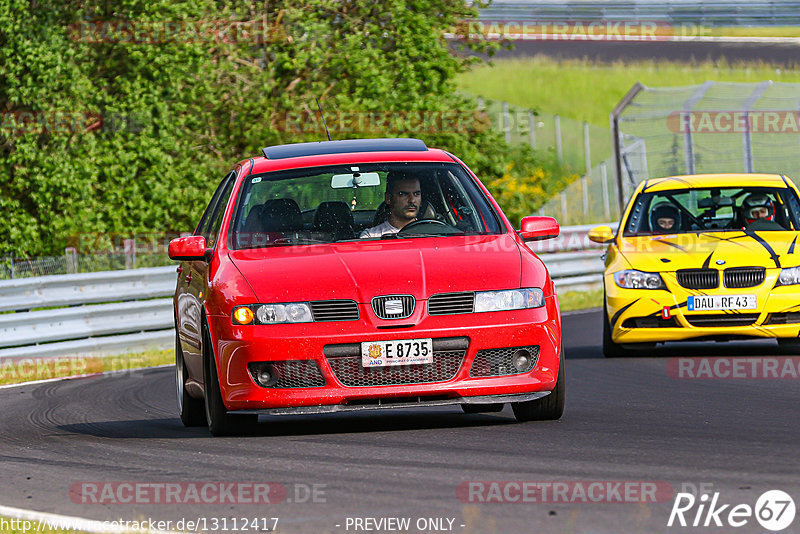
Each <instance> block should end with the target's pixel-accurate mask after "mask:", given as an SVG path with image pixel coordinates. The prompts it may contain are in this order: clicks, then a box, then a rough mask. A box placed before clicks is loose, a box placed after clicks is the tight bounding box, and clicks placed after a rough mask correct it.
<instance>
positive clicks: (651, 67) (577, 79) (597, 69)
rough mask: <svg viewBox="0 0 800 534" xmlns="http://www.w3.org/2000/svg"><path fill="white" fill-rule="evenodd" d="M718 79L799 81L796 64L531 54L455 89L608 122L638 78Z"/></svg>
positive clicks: (467, 77) (479, 71) (463, 80)
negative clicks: (608, 59) (566, 57)
mask: <svg viewBox="0 0 800 534" xmlns="http://www.w3.org/2000/svg"><path fill="white" fill-rule="evenodd" d="M706 80H714V81H720V82H750V83H753V82H761V81H764V80H772V81H774V82H794V83H797V82H800V69H797V68H795V69H785V68H780V67H774V66H770V65H768V64H766V63H733V64H727V63H716V64H715V63H710V62H703V63H697V64H683V63H670V62H658V61H641V62H633V63H624V62H616V63H608V64H605V63H593V62H591V61H587V60H565V61H560V62H559V61H555V60H552V59H549V58H545V57H541V56H537V57H535V58H524V59H509V60H497V61H495V62H494V65H485V66H479V67H476V68H474V69H473V70H472V71H470V72H467V73H463V74H461V75H459V76H458V78H457V83H458V86H459V89H460V90H462V91H465V92H468V93H472V94H474V95H478V96H482V97H485V98H489V99H492V100H505V101H507V102H509V103H511V104H516V105H519V106H524V107H528V108H532V109H537V110H541V111H546V112H548V113H557V114H559V115H562V116H564V117H569V118H573V119H576V120H585V121H587V122H589V123H590V124H596V125H598V126H602V127H606V128H607V127H608V114H609V113H610V112H611V110H612V109H614V106H616V105H617V103H618V102H619V101H620V100H621V99H622V97H623V96H625V93H627V92H628V91H629V90H630V88H631V87H633V84H634V83H636V82H637V81H639V82H641V83H643V84H644V85H647V86H650V87H667V86H680V85H694V84H700V83H702V82H704V81H706Z"/></svg>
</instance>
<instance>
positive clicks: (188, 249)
mask: <svg viewBox="0 0 800 534" xmlns="http://www.w3.org/2000/svg"><path fill="white" fill-rule="evenodd" d="M169 259H171V260H180V261H206V238H205V237H203V236H201V235H188V236H186V237H179V238H177V239H173V240H172V241H170V242H169Z"/></svg>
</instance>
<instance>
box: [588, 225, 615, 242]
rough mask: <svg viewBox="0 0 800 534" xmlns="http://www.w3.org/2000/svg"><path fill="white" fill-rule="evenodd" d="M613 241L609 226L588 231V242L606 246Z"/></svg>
mask: <svg viewBox="0 0 800 534" xmlns="http://www.w3.org/2000/svg"><path fill="white" fill-rule="evenodd" d="M613 239H614V231H613V230H612V229H611V227H610V226H595V227H594V228H592V229H591V230H589V241H594V242H595V243H602V244H606V243H608V242H609V241H612V240H613Z"/></svg>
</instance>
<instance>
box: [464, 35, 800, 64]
mask: <svg viewBox="0 0 800 534" xmlns="http://www.w3.org/2000/svg"><path fill="white" fill-rule="evenodd" d="M513 44H514V46H513V48H512V49H511V50H508V49H504V50H500V51H498V52H497V53H496V54H495V55H494V58H495V59H506V58H520V57H532V56H535V55H537V54H541V55H544V56H549V57H553V58H556V59H584V58H586V59H590V60H592V61H598V62H612V61H641V60H653V61H677V62H690V61H706V60H708V61H720V60H723V59H724V60H725V61H727V62H728V63H735V62H738V61H748V62H751V61H763V62H765V63H768V64H770V65H776V66H781V65H782V66H784V67H792V66H797V64H798V62H799V61H800V46H798V44H797V43H796V42H786V43H763V42H747V41H741V42H704V41H642V42H638V41H634V42H624V41H592V42H591V43H590V44H589V45H587V42H586V41H583V40H575V41H567V40H563V41H562V40H515V41H513ZM454 47H455V48H459V47H458V46H457V45H454Z"/></svg>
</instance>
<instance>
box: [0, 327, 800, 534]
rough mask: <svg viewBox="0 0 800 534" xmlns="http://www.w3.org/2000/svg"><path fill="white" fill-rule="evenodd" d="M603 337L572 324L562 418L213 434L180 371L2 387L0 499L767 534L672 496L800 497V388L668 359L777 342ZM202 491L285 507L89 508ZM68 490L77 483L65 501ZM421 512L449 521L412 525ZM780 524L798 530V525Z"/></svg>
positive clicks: (405, 417) (422, 413) (146, 512)
mask: <svg viewBox="0 0 800 534" xmlns="http://www.w3.org/2000/svg"><path fill="white" fill-rule="evenodd" d="M600 333H601V331H600V314H599V312H597V311H594V312H589V313H579V314H571V315H567V316H565V317H564V340H565V347H566V352H567V365H566V368H567V408H566V412H565V415H564V417H563V418H562V419H561V420H560V421H557V422H545V423H526V424H517V423H515V422H514V420H513V416H512V414H511V411H510V409H509V407H506V408H505V409H504V411H503V412H501V413H499V414H482V415H464V414H462V413H461V410H460V409H459V408H451V407H441V408H430V409H406V410H402V411H394V412H390V411H380V412H372V413H370V414H364V413H358V414H344V415H325V416H307V417H285V418H272V419H270V420H266V419H264V418H262V421H261V424H260V425H259V429H258V431H257V433H256V434H254V435H249V436H246V437H238V438H211V437H210V435H209V433H208V432H207V430H205V429H203V428H199V429H187V428H184V427H183V426H182V425H181V423H180V421H179V420H178V418H177V417H176V415H175V413H176V401H175V398H174V396H175V394H174V384H173V369H172V368H158V369H151V370H146V371H136V372H132V373H130V374H124V375H119V376H113V377H108V376H107V377H98V378H85V379H78V380H68V381H61V382H50V383H43V384H38V385H30V386H23V387H16V388H7V389H0V406H2V408H3V410H2V413H3V415H2V419H0V462H2V472H3V483H2V484H0V504H2V505H5V506H12V507H17V508H24V509H34V510H39V511H45V512H53V513H57V514H64V515H69V516H79V517H85V518H91V519H98V520H117V519H120V518H122V519H126V520H143V519H148V518H151V519H160V520H172V521H178V520H180V519H181V518H186V519H194V520H196V519H197V518H206V520H207V521H211V520H213V519H214V518H218V521H221V518H229V519H228V520H229V521H230V520H231V518H234V517H236V518H239V520H241V519H242V518H249V519H255V518H262V517H264V518H272V517H278V518H279V522H278V531H279V532H286V533H294V532H304V533H305V532H308V533H320V532H331V533H333V532H393V531H397V530H392V529H389V528H383V529H375V528H372V527H374V526H376V524H375V523H360V524H361V525H362V528H356V526H357V525H358V523H356V522H355V519H362V520H363V519H364V518H373V519H375V520H380V519H381V518H389V517H392V518H394V517H399V518H409V519H410V525H411V526H410V528H408V529H407V531H408V532H420V531H426V532H427V531H430V532H461V533H475V534H478V533H481V534H482V533H528V532H531V533H556V532H558V533H587V534H588V533H609V534H611V533H613V534H620V533H634V532H643V533H644V532H648V533H649V532H731V531H735V532H737V533H739V532H766V531H765V530H764V529H763V528H761V527H760V526H759V525H758V524H757V523H756V521H755V519H753V518H750V520H749V522H748V523H747V524H746V525H745V526H744V527H741V528H737V529H730V528H719V527H708V528H702V527H700V528H690V527H689V528H680V527H672V528H667V526H666V524H667V520H668V518H669V515H670V510H671V509H672V504H673V492H678V491H681V488H682V487H685V488H687V489H690V488H691V487H693V486H694V487H700V486H701V485H702V484H705V486H703V487H704V488H705V489H706V490H710V492H719V493H720V495H719V503H726V504H731V505H736V504H740V503H744V504H749V505H750V506H753V505H754V504H755V502H756V499H757V498H758V497H759V496H760V495H761V494H762V493H764V492H765V491H767V490H772V489H781V490H783V491H786V492H788V493H789V494H790V495H791V496H793V498H794V500H795V502H797V503H800V477H799V476H798V473H799V472H800V467H798V451H800V448H798V443H800V425H799V424H798V421H800V418H798V400H799V399H800V380H797V379H794V380H792V379H783V380H776V379H762V380H750V379H704V380H689V379H677V378H672V377H670V376H669V375H668V373H667V365H668V362H669V361H670V357H674V356H676V355H680V356H705V355H707V354H715V355H733V356H734V357H735V358H744V359H753V358H754V357H759V358H761V357H773V358H774V357H776V349H775V347H774V343H770V342H746V343H716V344H715V343H708V344H694V345H669V346H667V347H664V348H659V349H657V350H655V351H651V352H649V353H644V354H643V355H642V356H641V357H637V358H625V359H604V358H603V357H602V355H601V353H600V347H599V340H600ZM210 481H217V482H225V483H231V482H239V483H250V482H258V483H263V482H273V483H279V484H280V485H281V487H284V488H286V491H287V494H286V500H283V501H282V502H280V503H272V504H268V505H263V504H262V505H257V504H245V503H241V504H230V503H225V504H210V505H209V504H194V503H189V504H185V505H175V504H159V503H156V504H150V503H147V502H144V503H138V504H134V503H120V502H110V501H113V498H109V499H107V500H105V501H104V504H93V503H82V502H81V494H80V491H82V490H85V489H86V488H87V487H90V486H87V485H86V483H93V484H100V485H101V486H99V487H102V483H110V482H113V483H118V482H130V483H140V484H145V485H146V484H148V483H152V484H158V483H165V482H177V483H183V484H187V483H190V484H191V483H197V482H210ZM470 481H472V482H480V481H484V482H488V481H496V482H503V481H505V482H514V481H517V482H519V481H528V482H564V481H573V482H577V483H579V484H583V486H582V487H583V488H584V489H585V488H586V486H587V485H588V484H589V483H591V482H593V481H610V482H628V483H632V484H634V485H636V484H638V483H640V482H648V483H656V484H657V487H658V488H660V490H659V492H657V493H656V494H655V495H656V496H657V497H658V498H657V499H656V500H657V501H658V502H635V501H636V500H637V499H636V498H633V499H630V500H633V501H634V502H584V501H586V499H585V498H584V499H583V500H581V498H580V494H576V493H567V494H566V495H568V497H567V500H570V502H563V500H564V499H563V498H562V499H561V501H562V502H556V503H540V502H526V503H517V502H512V503H497V502H491V503H478V502H469V495H470V494H468V493H466V492H464V491H458V488H459V487H460V488H462V489H463V488H464V487H465V483H468V482H470ZM314 485H317V486H314ZM459 485H461V486H459ZM109 486H110V485H109ZM473 487H474V486H473ZM480 487H483V488H489V487H490V486H489V485H488V483H487V484H486V485H485V486H480ZM498 487H499V486H498ZM503 487H505V488H508V487H512V488H513V486H508V485H505V486H503ZM571 487H573V486H571ZM574 487H577V486H574ZM70 488H72V489H73V490H75V489H76V488H79V490H77V491H78V492H77V493H75V494H73V496H72V497H71V496H70ZM312 488H314V489H315V490H316V498H314V497H313V496H311V495H310V494H309V490H311V491H313V490H312ZM664 488H667V490H669V491H668V493H667V494H666V495H664V494H663V491H661V490H663V489H664ZM457 491H458V492H457ZM570 491H572V490H570ZM115 495H117V496H119V495H121V493H116V494H115ZM126 495H129V494H126ZM477 495H478V496H477V497H475V496H474V495H473V497H474V499H473V500H475V499H478V498H480V496H481V495H483V496H484V497H487V496H489V495H490V493H488V490H487V492H484V493H481V492H478V493H477ZM509 495H510V497H509V500H513V499H514V497H515V496H516V498H520V494H519V492H511V493H509ZM609 495H610V496H609V497H608V498H603V497H602V496H601V501H605V500H614V498H613V492H612V493H609ZM497 497H498V494H496V495H495V500H498V499H497ZM114 498H116V497H114ZM134 500H136V499H134ZM313 500H316V502H309V501H313ZM626 500H628V499H627V498H626ZM639 500H641V499H639ZM297 501H300V502H297ZM695 511H696V508H693V509H692V510H691V512H687V514H686V517H687V521H689V522H690V523H691V521H692V520H693V519H694V516H695ZM726 513H727V512H726ZM722 517H723V518H724V517H725V516H724V515H723V516H722ZM429 518H444V521H443V522H442V526H441V527H439V526H437V524H436V523H433V524H432V523H424V524H423V523H420V525H421V526H423V527H424V528H422V529H417V521H418V520H427V519H429ZM447 519H449V520H452V526H450V523H449V522H448V521H447ZM207 524H208V525H210V523H207ZM218 524H219V525H221V523H218ZM231 525H232V524H231V523H229V524H228V531H233V529H232V528H231ZM337 525H339V526H338V527H337ZM386 525H394V524H383V526H386ZM426 525H427V526H426ZM431 525H433V526H432V527H431ZM462 525H463V526H462ZM269 526H271V523H270V524H269ZM367 527H369V529H367ZM173 528H174V525H173ZM217 531H222V527H221V526H220V527H218V528H217ZM239 531H243V530H242V529H241V528H240V529H239ZM249 531H251V532H252V531H254V529H252V528H251V529H249ZM782 532H785V533H789V532H800V519H796V520H795V521H794V523H793V525H792V526H790V527H789V528H788V529H786V530H783V531H782Z"/></svg>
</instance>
